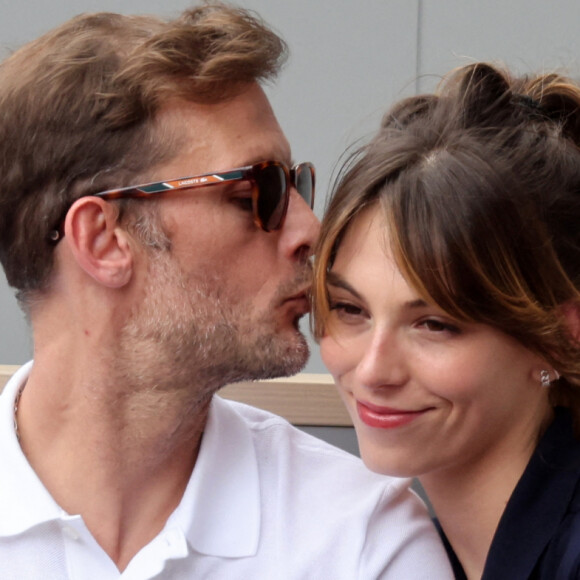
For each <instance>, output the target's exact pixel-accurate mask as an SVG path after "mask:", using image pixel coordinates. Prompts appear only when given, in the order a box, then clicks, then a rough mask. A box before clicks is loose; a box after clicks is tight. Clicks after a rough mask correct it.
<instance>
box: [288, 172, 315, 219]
mask: <svg viewBox="0 0 580 580" xmlns="http://www.w3.org/2000/svg"><path fill="white" fill-rule="evenodd" d="M293 177H294V186H295V187H296V190H297V191H298V193H299V194H300V197H302V198H303V199H304V201H305V202H306V203H307V204H308V205H309V207H310V208H311V209H312V208H313V207H314V166H313V165H312V164H311V163H300V164H299V165H296V167H294V175H293Z"/></svg>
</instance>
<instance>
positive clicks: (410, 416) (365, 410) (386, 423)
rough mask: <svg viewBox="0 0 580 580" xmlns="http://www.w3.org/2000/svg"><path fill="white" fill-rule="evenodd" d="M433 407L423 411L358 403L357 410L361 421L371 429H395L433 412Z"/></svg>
mask: <svg viewBox="0 0 580 580" xmlns="http://www.w3.org/2000/svg"><path fill="white" fill-rule="evenodd" d="M432 409H433V407H425V408H422V409H396V408H393V407H383V406H379V405H374V404H372V403H368V402H361V401H358V400H357V401H356V410H357V413H358V416H359V418H360V420H361V421H362V422H363V423H365V424H366V425H368V426H369V427H375V428H378V429H395V428H397V427H403V426H404V425H408V424H410V423H412V422H413V421H415V420H416V419H418V418H419V417H422V416H423V415H425V413H428V412H429V411H431V410H432Z"/></svg>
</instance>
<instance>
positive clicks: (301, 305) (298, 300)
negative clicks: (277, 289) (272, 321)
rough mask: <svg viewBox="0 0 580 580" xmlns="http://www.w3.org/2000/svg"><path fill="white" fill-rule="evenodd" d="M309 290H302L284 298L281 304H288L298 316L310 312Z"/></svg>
mask: <svg viewBox="0 0 580 580" xmlns="http://www.w3.org/2000/svg"><path fill="white" fill-rule="evenodd" d="M309 292H310V291H309V289H305V290H302V291H300V292H297V293H296V294H293V295H292V296H290V297H288V298H286V299H285V300H284V301H283V304H290V305H291V306H292V308H293V309H294V310H296V311H298V313H300V314H307V313H308V312H310V293H309Z"/></svg>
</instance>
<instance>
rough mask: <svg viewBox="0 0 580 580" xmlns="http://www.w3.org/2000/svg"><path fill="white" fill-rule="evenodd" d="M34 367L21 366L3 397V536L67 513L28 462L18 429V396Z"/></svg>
mask: <svg viewBox="0 0 580 580" xmlns="http://www.w3.org/2000/svg"><path fill="white" fill-rule="evenodd" d="M31 367H32V362H29V363H27V364H26V365H23V366H22V367H21V368H19V369H18V370H17V371H16V373H15V374H14V375H13V376H12V378H11V379H10V381H8V383H7V384H6V386H5V387H4V390H3V391H2V396H0V457H2V477H1V478H0V536H12V535H16V534H19V533H22V532H24V531H26V530H28V529H30V528H32V527H34V526H36V525H39V524H42V523H45V522H49V521H53V520H55V519H59V518H61V517H63V516H66V514H65V513H64V512H63V510H62V509H61V508H60V507H59V506H58V504H57V503H56V502H55V501H54V499H53V498H52V496H51V495H50V494H49V493H48V491H47V490H46V488H45V487H44V485H43V484H42V482H41V481H40V480H39V479H38V477H37V475H36V473H35V472H34V470H33V469H32V467H31V466H30V464H29V463H28V461H27V459H26V457H25V455H24V453H23V452H22V449H21V448H20V444H19V443H18V439H17V438H16V433H15V430H14V399H15V398H16V395H17V393H18V392H19V390H20V388H21V386H22V385H24V383H25V382H26V380H27V378H28V373H29V372H30V368H31Z"/></svg>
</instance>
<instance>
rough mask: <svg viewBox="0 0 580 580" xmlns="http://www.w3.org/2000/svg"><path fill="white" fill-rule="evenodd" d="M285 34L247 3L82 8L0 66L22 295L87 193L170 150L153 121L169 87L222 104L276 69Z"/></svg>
mask: <svg viewBox="0 0 580 580" xmlns="http://www.w3.org/2000/svg"><path fill="white" fill-rule="evenodd" d="M286 54H287V50H286V45H285V43H284V42H283V41H282V40H281V39H280V38H279V37H278V36H277V35H276V34H274V33H273V32H272V31H271V30H269V29H268V28H267V27H266V26H265V24H264V23H263V22H262V21H261V20H260V19H259V18H258V17H257V16H256V15H255V14H252V13H250V12H249V11H246V10H242V9H237V8H233V7H230V6H227V5H225V4H221V3H206V4H204V5H203V6H200V7H197V8H194V9H191V10H188V11H186V12H184V13H183V14H182V15H181V16H180V17H179V18H177V19H175V20H170V21H164V20H161V19H159V18H156V17H153V16H123V15H119V14H110V13H98V14H88V15H81V16H78V17H76V18H73V19H72V20H70V21H68V22H66V23H65V24H63V25H62V26H60V27H59V28H57V29H55V30H53V31H51V32H49V33H47V34H46V35H44V36H42V37H40V38H39V39H37V40H35V41H33V42H31V43H29V44H27V45H25V46H24V47H23V48H21V49H20V50H18V51H16V52H15V53H14V54H13V55H12V56H10V57H9V58H7V59H6V60H5V61H4V62H3V63H2V64H1V65H0V134H1V135H2V139H0V175H2V181H1V185H0V261H1V262H2V264H3V266H4V269H5V272H6V276H7V279H8V282H9V284H10V285H11V286H13V287H15V288H17V289H18V290H19V297H20V299H21V300H25V298H26V296H27V294H29V293H30V292H31V291H37V290H42V289H44V288H45V286H46V284H47V282H48V279H49V276H50V272H51V269H52V262H53V247H52V246H51V245H50V244H49V243H47V239H48V235H49V232H50V230H51V229H53V228H54V227H55V226H56V225H57V224H58V222H59V220H60V219H62V217H63V215H64V213H66V210H67V209H68V207H69V206H70V205H71V203H72V202H73V201H74V200H75V199H76V198H78V197H80V196H81V195H87V194H90V193H96V192H97V191H101V190H105V189H109V188H113V187H121V186H123V185H130V184H131V183H132V182H133V181H134V180H136V179H137V178H138V177H139V176H140V175H142V174H143V173H144V172H145V171H146V170H147V169H149V168H151V167H152V166H153V165H155V164H158V163H160V162H163V161H164V160H166V159H168V158H169V157H171V156H172V155H173V154H174V151H175V148H176V143H175V138H176V137H175V136H172V137H171V138H168V137H167V136H164V138H163V137H161V136H160V135H159V133H160V131H159V130H157V131H156V129H157V128H156V127H155V124H154V120H155V115H156V113H157V112H158V111H159V109H160V107H161V106H162V105H163V104H164V103H165V102H166V101H167V100H168V99H171V98H182V99H186V100H189V101H194V102H201V103H218V102H222V101H225V100H227V99H229V98H231V97H234V96H236V95H237V94H238V93H240V92H241V90H242V88H243V87H244V85H247V83H249V82H253V81H258V82H260V81H264V80H268V79H271V78H273V77H274V76H275V75H276V74H277V72H278V70H279V68H280V66H281V65H282V63H283V62H284V60H285V57H286Z"/></svg>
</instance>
